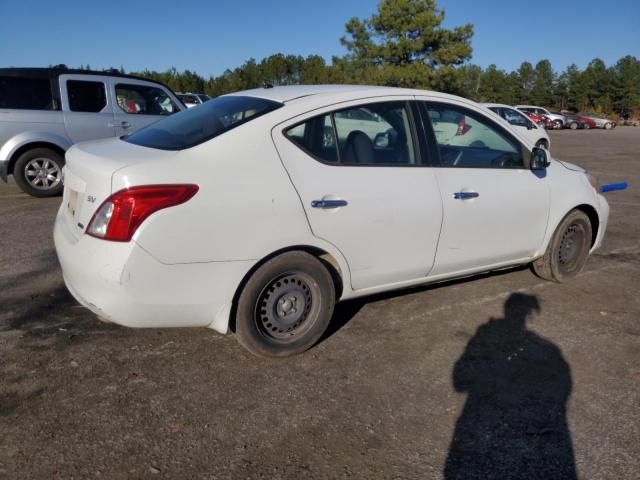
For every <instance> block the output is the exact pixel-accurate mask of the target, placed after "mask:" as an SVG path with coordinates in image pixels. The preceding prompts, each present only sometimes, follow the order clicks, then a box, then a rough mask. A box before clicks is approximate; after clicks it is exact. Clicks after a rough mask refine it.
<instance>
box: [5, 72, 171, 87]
mask: <svg viewBox="0 0 640 480" xmlns="http://www.w3.org/2000/svg"><path fill="white" fill-rule="evenodd" d="M60 75H102V76H108V77H120V78H131V79H134V80H142V81H145V82H151V83H156V84H158V85H162V86H164V87H166V88H168V89H169V90H171V89H170V88H169V87H168V86H167V85H165V84H164V83H162V82H159V81H158V80H152V79H150V78H145V77H140V76H137V75H128V74H126V73H121V72H119V71H118V70H114V69H110V70H102V71H100V70H80V69H77V68H67V67H46V68H45V67H8V68H0V76H6V77H22V76H25V77H29V78H56V79H57V78H58V77H59V76H60ZM171 91H172V90H171Z"/></svg>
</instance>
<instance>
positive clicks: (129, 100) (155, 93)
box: [111, 77, 181, 136]
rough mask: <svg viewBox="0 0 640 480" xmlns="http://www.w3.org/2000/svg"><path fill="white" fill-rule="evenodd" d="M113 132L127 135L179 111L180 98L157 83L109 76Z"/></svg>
mask: <svg viewBox="0 0 640 480" xmlns="http://www.w3.org/2000/svg"><path fill="white" fill-rule="evenodd" d="M111 86H112V87H111V88H112V90H111V91H112V94H113V96H114V98H115V107H114V111H115V125H116V135H118V136H121V135H127V134H130V133H133V132H135V131H136V130H140V129H141V128H142V127H146V126H147V125H149V124H151V123H153V122H156V121H158V120H160V119H161V118H164V117H166V116H167V115H172V114H173V113H176V112H179V111H180V109H181V108H180V107H179V106H178V105H179V103H180V102H178V101H177V99H176V98H175V97H174V96H173V95H172V94H171V93H169V92H168V91H167V90H166V89H165V88H163V87H161V86H160V85H158V84H154V83H151V82H145V81H143V80H136V79H132V78H126V77H122V78H121V77H112V78H111Z"/></svg>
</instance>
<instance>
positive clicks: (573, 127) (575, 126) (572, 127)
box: [569, 122, 578, 130]
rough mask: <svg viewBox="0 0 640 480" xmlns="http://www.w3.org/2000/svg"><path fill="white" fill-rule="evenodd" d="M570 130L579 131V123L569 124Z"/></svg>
mask: <svg viewBox="0 0 640 480" xmlns="http://www.w3.org/2000/svg"><path fill="white" fill-rule="evenodd" d="M569 128H570V129H571V130H577V129H578V123H577V122H571V123H570V124H569Z"/></svg>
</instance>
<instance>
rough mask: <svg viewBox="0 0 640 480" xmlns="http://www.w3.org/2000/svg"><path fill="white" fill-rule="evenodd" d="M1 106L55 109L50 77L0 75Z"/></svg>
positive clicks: (24, 108) (25, 108)
mask: <svg viewBox="0 0 640 480" xmlns="http://www.w3.org/2000/svg"><path fill="white" fill-rule="evenodd" d="M0 108H15V109H21V110H55V106H54V103H53V96H52V94H51V81H50V80H49V79H48V78H31V77H13V76H0Z"/></svg>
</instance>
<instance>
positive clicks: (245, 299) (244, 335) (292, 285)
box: [236, 251, 336, 357]
mask: <svg viewBox="0 0 640 480" xmlns="http://www.w3.org/2000/svg"><path fill="white" fill-rule="evenodd" d="M335 297H336V294H335V286H334V283H333V279H332V278H331V274H330V273H329V271H328V270H327V269H326V268H325V266H324V265H323V264H322V263H321V262H320V260H318V259H317V258H315V257H314V256H312V255H310V254H308V253H306V252H299V251H296V252H287V253H283V254H282V255H279V256H277V257H275V258H272V259H271V260H269V261H267V262H266V263H264V264H263V265H261V266H260V267H259V268H258V269H257V270H256V271H255V272H254V273H253V275H251V277H250V278H249V281H248V282H247V283H246V285H245V286H244V288H243V290H242V292H241V293H240V298H239V299H238V308H237V312H236V334H237V336H238V341H239V342H240V344H241V345H242V346H243V347H245V348H246V349H247V350H249V351H250V352H251V353H253V354H255V355H259V356H265V357H286V356H290V355H295V354H297V353H302V352H304V351H305V350H308V349H309V348H311V347H312V346H313V345H314V344H315V343H316V342H317V341H318V340H319V339H320V337H321V336H322V334H323V333H324V332H325V330H326V329H327V327H328V326H329V322H330V321H331V316H332V315H333V307H334V304H335ZM287 317H289V318H287Z"/></svg>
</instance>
